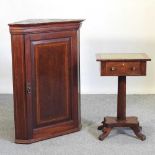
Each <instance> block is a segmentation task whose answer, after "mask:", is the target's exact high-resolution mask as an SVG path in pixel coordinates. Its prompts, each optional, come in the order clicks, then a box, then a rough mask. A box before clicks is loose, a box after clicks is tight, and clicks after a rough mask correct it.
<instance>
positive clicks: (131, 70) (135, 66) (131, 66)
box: [125, 62, 142, 76]
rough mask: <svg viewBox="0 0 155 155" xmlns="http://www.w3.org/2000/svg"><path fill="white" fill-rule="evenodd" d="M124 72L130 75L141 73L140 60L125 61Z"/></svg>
mask: <svg viewBox="0 0 155 155" xmlns="http://www.w3.org/2000/svg"><path fill="white" fill-rule="evenodd" d="M125 72H126V75H131V76H138V75H142V71H141V62H126V63H125Z"/></svg>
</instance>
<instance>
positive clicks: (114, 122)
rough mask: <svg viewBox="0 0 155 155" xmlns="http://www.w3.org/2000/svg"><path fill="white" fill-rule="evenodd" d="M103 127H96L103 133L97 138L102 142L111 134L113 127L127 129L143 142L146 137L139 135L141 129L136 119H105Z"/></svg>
mask: <svg viewBox="0 0 155 155" xmlns="http://www.w3.org/2000/svg"><path fill="white" fill-rule="evenodd" d="M102 124H103V125H101V126H99V127H98V130H102V131H103V133H102V134H101V135H100V136H99V140H104V139H105V138H106V137H107V136H108V135H109V134H110V132H111V130H112V128H113V127H129V128H131V129H132V130H133V132H134V133H135V135H136V136H137V138H138V139H140V140H142V141H143V140H145V139H146V136H145V135H143V134H142V133H141V130H142V127H141V126H139V122H138V118H137V117H134V116H133V117H126V119H125V120H118V119H117V117H105V118H104V121H103V122H102Z"/></svg>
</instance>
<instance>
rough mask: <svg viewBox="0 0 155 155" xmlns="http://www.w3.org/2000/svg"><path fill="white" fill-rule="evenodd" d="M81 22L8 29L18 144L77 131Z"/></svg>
mask: <svg viewBox="0 0 155 155" xmlns="http://www.w3.org/2000/svg"><path fill="white" fill-rule="evenodd" d="M82 21H83V20H52V19H50V20H45V19H44V20H25V21H21V22H16V23H12V24H9V27H10V33H11V42H12V63H13V89H14V118H15V119H14V120H15V142H16V143H32V142H36V141H39V140H44V139H47V138H51V137H55V136H60V135H64V134H68V133H71V132H75V131H78V130H80V128H81V120H80V115H81V114H80V82H79V69H80V68H79V65H80V64H79V54H80V53H79V52H80V51H79V37H80V35H79V34H80V31H79V29H80V25H81V22H82Z"/></svg>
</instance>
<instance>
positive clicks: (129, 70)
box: [97, 54, 151, 140]
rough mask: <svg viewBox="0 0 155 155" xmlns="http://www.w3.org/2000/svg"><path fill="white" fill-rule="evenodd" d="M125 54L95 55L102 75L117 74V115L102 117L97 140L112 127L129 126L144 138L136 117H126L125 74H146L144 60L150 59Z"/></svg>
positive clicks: (101, 138) (140, 137) (106, 134)
mask: <svg viewBox="0 0 155 155" xmlns="http://www.w3.org/2000/svg"><path fill="white" fill-rule="evenodd" d="M136 55H137V54H136ZM110 56H111V57H112V58H111V59H110ZM126 56H127V55H125V56H123V55H122V56H120V54H118V55H117V54H111V55H110V54H105V55H104V54H103V55H102V54H100V55H98V56H97V60H98V61H101V75H102V76H118V97H117V117H105V118H104V121H103V122H102V124H103V125H100V126H98V130H102V131H103V133H102V134H101V135H100V136H99V140H104V139H105V138H106V137H107V136H108V135H109V134H110V132H111V130H112V128H113V127H130V128H131V129H132V130H133V132H134V133H135V135H136V136H137V137H138V138H139V139H140V140H145V139H146V137H145V135H143V134H142V133H141V130H142V128H141V127H140V126H139V122H138V118H137V117H134V116H132V117H126V76H128V75H129V76H131V75H132V76H137V75H138V76H142V75H146V61H150V60H151V59H149V58H148V56H147V55H146V54H142V55H138V56H137V57H138V58H136V57H135V55H134V54H130V55H129V57H130V58H127V57H126ZM116 58H117V59H116Z"/></svg>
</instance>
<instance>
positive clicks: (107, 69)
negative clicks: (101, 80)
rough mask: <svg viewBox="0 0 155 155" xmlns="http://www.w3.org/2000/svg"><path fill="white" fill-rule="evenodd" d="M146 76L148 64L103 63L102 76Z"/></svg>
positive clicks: (138, 62)
mask: <svg viewBox="0 0 155 155" xmlns="http://www.w3.org/2000/svg"><path fill="white" fill-rule="evenodd" d="M145 74H146V62H143V61H142V62H141V61H137V62H120V61H115V62H114V61H113V62H101V75H102V76H141V75H145Z"/></svg>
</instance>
